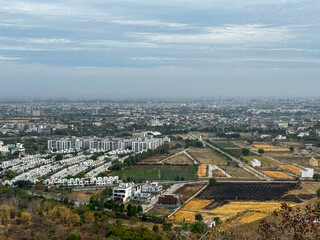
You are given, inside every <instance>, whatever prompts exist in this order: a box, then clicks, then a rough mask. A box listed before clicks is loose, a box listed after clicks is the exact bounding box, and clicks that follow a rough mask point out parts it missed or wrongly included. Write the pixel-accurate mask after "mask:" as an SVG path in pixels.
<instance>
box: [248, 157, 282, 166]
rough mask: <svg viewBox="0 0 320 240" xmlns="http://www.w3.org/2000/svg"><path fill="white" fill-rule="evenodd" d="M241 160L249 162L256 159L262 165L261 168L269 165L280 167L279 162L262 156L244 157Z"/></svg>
mask: <svg viewBox="0 0 320 240" xmlns="http://www.w3.org/2000/svg"><path fill="white" fill-rule="evenodd" d="M243 158H244V159H245V160H247V161H248V162H251V161H252V160H253V159H257V160H259V161H260V162H261V163H262V166H263V165H270V164H272V165H275V166H278V165H280V163H279V162H277V161H275V160H272V159H270V158H267V157H264V156H245V157H243Z"/></svg>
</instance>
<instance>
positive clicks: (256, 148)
mask: <svg viewBox="0 0 320 240" xmlns="http://www.w3.org/2000/svg"><path fill="white" fill-rule="evenodd" d="M252 146H253V147H254V150H256V151H257V150H258V149H260V148H263V149H264V150H265V151H288V148H280V147H275V146H272V145H269V144H256V143H254V144H252Z"/></svg>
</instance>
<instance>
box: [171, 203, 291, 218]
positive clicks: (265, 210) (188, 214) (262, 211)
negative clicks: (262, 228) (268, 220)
mask: <svg viewBox="0 0 320 240" xmlns="http://www.w3.org/2000/svg"><path fill="white" fill-rule="evenodd" d="M210 202H211V201H210V200H198V199H194V200H191V201H190V202H189V203H188V204H187V205H186V206H184V207H183V208H182V209H181V210H179V211H178V212H177V213H176V214H175V215H174V216H173V218H172V220H174V221H186V222H194V215H195V214H196V213H201V214H202V215H203V216H205V218H204V219H205V220H206V219H213V218H214V217H217V216H218V217H220V218H221V220H222V221H225V220H227V219H230V218H234V217H236V216H239V215H240V216H242V218H241V221H242V223H243V224H244V223H248V222H253V221H256V220H259V219H262V218H264V217H266V216H268V215H270V214H271V213H272V212H273V211H274V210H276V209H279V208H280V206H281V202H275V201H266V202H256V201H247V202H244V201H241V202H240V201H234V202H229V203H227V204H224V205H222V206H218V207H216V208H213V209H208V208H206V206H208V205H209V204H210ZM290 205H292V206H293V204H290ZM249 213H250V214H249ZM239 220H240V219H239Z"/></svg>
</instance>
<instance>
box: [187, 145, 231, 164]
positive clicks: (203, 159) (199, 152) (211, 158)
mask: <svg viewBox="0 0 320 240" xmlns="http://www.w3.org/2000/svg"><path fill="white" fill-rule="evenodd" d="M188 153H189V154H190V155H191V156H192V157H193V158H195V159H196V160H197V161H198V162H200V163H201V164H216V165H219V164H226V163H227V160H226V159H225V158H223V157H221V156H220V155H218V154H217V153H215V152H213V151H212V150H211V149H210V148H190V149H188Z"/></svg>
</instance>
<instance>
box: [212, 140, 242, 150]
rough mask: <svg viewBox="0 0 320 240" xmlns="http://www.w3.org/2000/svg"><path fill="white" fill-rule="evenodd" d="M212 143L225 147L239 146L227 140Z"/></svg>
mask: <svg viewBox="0 0 320 240" xmlns="http://www.w3.org/2000/svg"><path fill="white" fill-rule="evenodd" d="M213 143H214V144H216V145H219V146H220V147H222V148H226V149H227V148H241V147H239V146H238V145H235V144H234V143H232V142H227V141H215V142H213Z"/></svg>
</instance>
